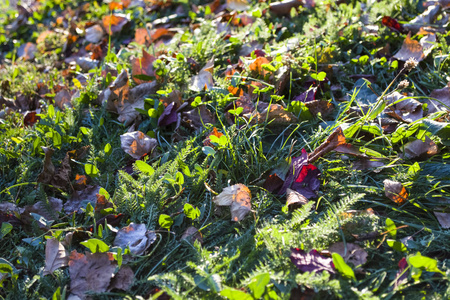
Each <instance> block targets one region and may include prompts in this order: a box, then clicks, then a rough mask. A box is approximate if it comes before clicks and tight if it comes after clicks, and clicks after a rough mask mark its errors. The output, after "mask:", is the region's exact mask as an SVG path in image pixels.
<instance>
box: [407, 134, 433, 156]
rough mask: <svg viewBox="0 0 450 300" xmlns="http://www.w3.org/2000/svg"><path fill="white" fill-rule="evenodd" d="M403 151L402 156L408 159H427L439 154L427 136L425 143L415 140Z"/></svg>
mask: <svg viewBox="0 0 450 300" xmlns="http://www.w3.org/2000/svg"><path fill="white" fill-rule="evenodd" d="M404 150H405V151H404V152H403V156H404V157H406V158H408V159H413V158H419V159H427V158H430V157H431V156H433V155H435V154H437V153H438V152H439V148H438V146H437V145H436V144H435V143H434V142H433V141H432V140H431V139H430V138H429V137H428V136H425V141H422V140H420V139H417V140H414V141H412V142H409V143H407V144H406V145H405V146H404Z"/></svg>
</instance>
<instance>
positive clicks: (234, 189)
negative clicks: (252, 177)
mask: <svg viewBox="0 0 450 300" xmlns="http://www.w3.org/2000/svg"><path fill="white" fill-rule="evenodd" d="M251 198H252V194H251V192H250V190H249V189H248V187H246V186H245V185H243V184H242V183H238V184H235V185H232V186H229V187H227V188H224V189H223V191H222V193H220V194H219V195H217V196H216V197H214V199H213V202H214V203H215V204H216V205H219V206H230V205H231V220H232V221H236V222H239V221H241V220H242V219H244V217H245V216H246V215H247V214H248V213H249V212H250V211H251V208H252V205H251Z"/></svg>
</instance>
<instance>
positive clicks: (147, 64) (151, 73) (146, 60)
mask: <svg viewBox="0 0 450 300" xmlns="http://www.w3.org/2000/svg"><path fill="white" fill-rule="evenodd" d="M155 60H156V57H154V56H153V55H150V54H149V53H148V52H147V51H145V50H144V49H142V57H141V58H133V59H132V60H131V70H132V71H131V75H132V77H133V80H134V81H135V82H136V83H137V84H141V83H144V82H148V81H151V80H143V79H138V78H136V76H139V75H145V76H148V77H149V79H150V78H153V77H155V70H154V69H153V62H154V61H155Z"/></svg>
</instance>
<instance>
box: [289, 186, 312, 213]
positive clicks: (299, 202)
mask: <svg viewBox="0 0 450 300" xmlns="http://www.w3.org/2000/svg"><path fill="white" fill-rule="evenodd" d="M306 203H308V199H307V198H306V197H305V196H303V195H302V194H300V193H299V192H297V191H294V190H291V189H290V188H288V189H286V206H287V207H288V208H289V210H293V209H297V208H300V207H302V206H303V205H305V204H306Z"/></svg>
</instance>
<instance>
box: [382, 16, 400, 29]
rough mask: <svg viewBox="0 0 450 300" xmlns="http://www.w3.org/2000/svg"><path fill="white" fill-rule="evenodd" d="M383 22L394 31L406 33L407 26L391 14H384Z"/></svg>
mask: <svg viewBox="0 0 450 300" xmlns="http://www.w3.org/2000/svg"><path fill="white" fill-rule="evenodd" d="M381 23H382V24H383V25H384V26H386V27H387V28H389V29H390V30H392V31H395V32H398V33H406V32H405V28H403V26H402V25H401V24H400V23H399V22H398V21H397V20H396V19H394V18H391V17H389V16H384V17H383V19H382V20H381Z"/></svg>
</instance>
